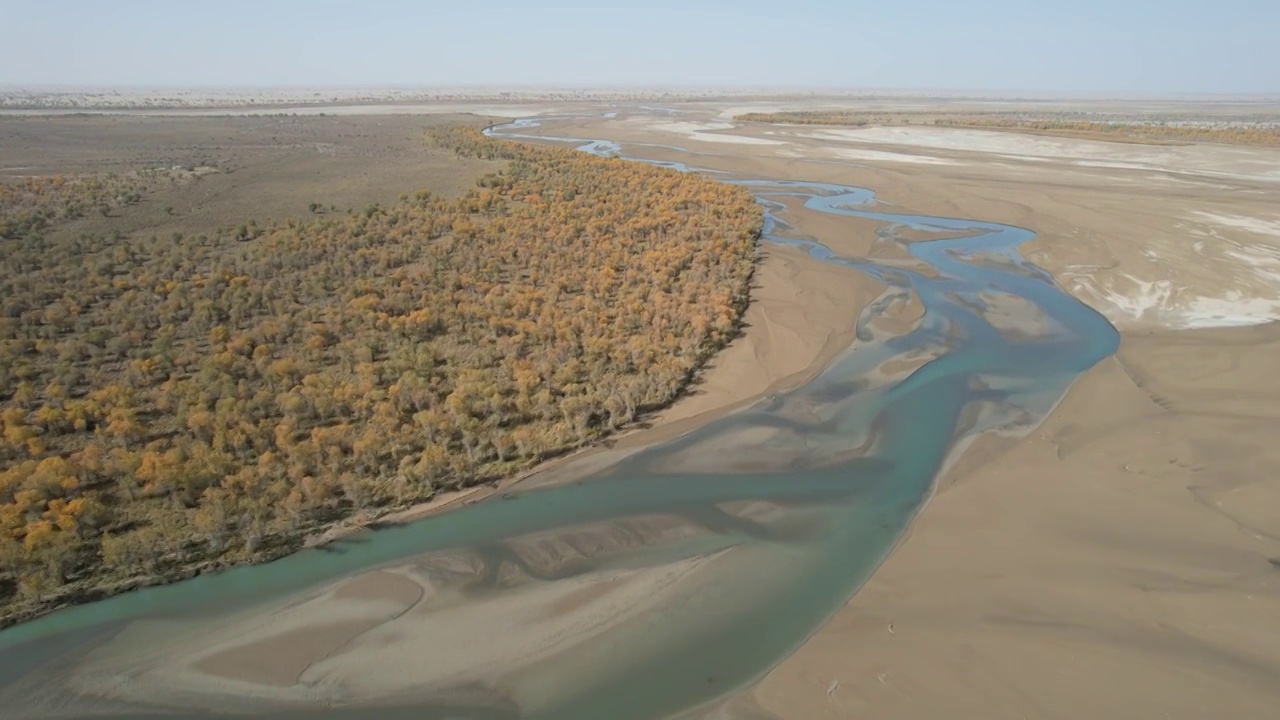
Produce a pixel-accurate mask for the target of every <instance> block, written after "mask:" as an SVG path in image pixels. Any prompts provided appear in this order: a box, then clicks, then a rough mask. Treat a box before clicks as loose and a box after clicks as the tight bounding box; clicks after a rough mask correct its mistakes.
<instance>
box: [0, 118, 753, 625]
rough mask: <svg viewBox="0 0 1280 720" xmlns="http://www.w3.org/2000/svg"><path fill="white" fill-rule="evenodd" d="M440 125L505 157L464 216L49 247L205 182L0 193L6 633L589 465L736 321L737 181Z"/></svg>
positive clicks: (27, 184) (37, 187)
mask: <svg viewBox="0 0 1280 720" xmlns="http://www.w3.org/2000/svg"><path fill="white" fill-rule="evenodd" d="M429 135H430V138H429V139H430V141H431V142H434V143H439V144H442V145H444V146H446V147H450V148H453V149H455V150H456V151H457V152H458V153H459V154H460V155H464V156H468V157H480V158H486V159H492V160H502V161H505V162H506V163H507V166H506V168H505V169H504V170H501V171H499V172H496V173H490V174H488V175H485V176H484V177H482V178H480V180H479V181H478V183H477V186H476V187H474V188H472V189H471V190H470V191H468V192H466V193H465V194H464V195H463V196H461V197H458V198H454V199H447V198H443V197H437V196H434V195H432V194H431V193H430V192H427V191H421V192H417V193H416V194H412V195H406V196H402V197H401V199H400V201H399V202H397V203H394V204H390V205H388V206H382V205H376V204H374V205H369V206H367V207H365V208H363V209H361V210H356V211H350V212H337V211H332V212H330V211H327V210H324V209H323V208H324V207H325V206H324V204H323V203H317V204H314V205H313V207H312V211H313V215H311V216H310V217H307V218H305V219H291V220H284V221H279V222H277V223H273V224H271V225H270V226H267V227H259V226H257V225H256V224H255V223H250V222H245V223H244V224H241V225H237V226H235V227H232V228H230V229H227V230H224V231H221V232H215V231H213V229H212V228H211V229H210V230H211V232H210V234H208V235H199V236H195V237H192V236H190V235H188V236H183V235H181V234H178V233H174V234H172V235H171V236H168V237H155V236H146V237H143V236H134V235H128V234H124V235H122V234H119V233H112V234H109V235H80V236H71V235H70V234H68V233H65V232H60V231H59V227H60V225H61V224H62V223H63V222H64V221H65V220H67V219H68V218H74V217H78V216H80V215H83V214H85V213H99V212H100V213H103V214H107V213H123V214H127V213H129V212H130V211H131V208H133V206H134V205H135V204H137V203H139V202H145V198H146V195H147V192H148V190H149V188H151V187H153V186H154V185H155V184H157V183H167V184H174V183H177V184H181V183H199V182H201V180H200V178H199V177H195V176H191V175H189V174H184V173H179V172H170V171H164V172H135V173H129V174H120V175H110V176H100V175H84V176H57V177H39V178H27V179H25V180H23V181H21V182H17V183H7V184H0V247H2V248H3V252H0V263H2V264H3V277H2V278H0V281H2V283H3V290H2V292H0V430H2V431H3V437H2V442H0V624H4V623H8V622H13V621H16V620H19V619H22V618H24V617H30V616H31V615H33V614H35V613H38V612H40V611H42V610H46V609H48V608H50V607H54V606H57V605H60V604H65V603H67V602H74V601H79V600H85V599H90V598H92V597H96V596H100V595H103V594H108V593H112V592H117V591H121V590H124V589H127V588H130V587H135V586H138V585H142V584H150V583H156V582H163V581H166V580H172V579H176V578H179V577H184V576H188V575H190V574H192V573H194V572H197V571H203V570H206V569H211V568H216V567H221V566H225V565H229V564H234V563H240V562H249V561H255V560H262V559H266V558H270V557H275V556H278V555H280V554H282V553H285V552H288V551H290V550H293V549H296V548H297V547H299V546H300V544H301V542H302V539H303V538H304V537H305V536H306V535H308V534H310V533H313V532H315V531H317V530H320V529H322V528H324V527H327V526H330V525H331V524H333V523H335V522H338V521H341V520H343V519H346V518H350V517H351V516H352V515H353V514H357V513H360V514H362V516H367V517H375V516H377V515H378V514H381V513H385V512H387V511H389V510H391V509H394V508H399V507H405V506H407V505H410V504H412V503H414V502H418V501H422V500H424V499H427V498H430V497H431V496H432V495H434V494H436V493H438V492H440V491H442V490H446V489H454V488H459V487H464V486H467V485H471V484H475V483H480V482H485V481H489V480H492V479H495V478H499V477H502V476H505V475H509V474H511V473H513V472H515V471H517V470H519V469H521V468H524V467H528V466H529V465H531V464H533V463H536V462H537V461H539V460H542V459H545V458H547V457H550V456H553V455H556V454H560V453H563V452H566V451H568V450H572V449H574V448H578V447H581V446H583V445H584V444H586V443H588V442H590V441H592V440H594V439H597V438H600V437H602V436H604V435H606V434H608V433H609V432H611V431H612V430H615V429H617V428H619V427H622V426H624V425H626V424H627V423H629V422H631V421H632V420H633V419H635V418H636V417H637V415H638V414H640V413H643V412H645V411H647V410H651V409H654V408H658V407H661V406H663V405H666V404H668V403H670V402H671V401H672V400H673V399H674V398H675V397H676V396H677V395H678V394H679V393H680V392H681V391H682V390H683V389H684V388H685V387H686V386H687V385H688V384H689V383H690V382H691V380H692V379H693V377H694V374H695V373H696V371H697V370H698V369H699V367H700V366H701V365H702V364H703V363H705V361H706V360H707V359H708V358H709V357H710V355H711V354H712V353H714V352H715V351H716V350H717V349H719V348H720V347H722V346H723V345H725V344H726V343H727V342H728V341H729V340H730V339H731V338H732V337H733V336H734V335H735V333H736V332H737V330H738V326H739V323H740V319H741V315H742V313H743V311H744V309H745V306H746V303H747V300H748V288H749V283H750V279H751V275H752V270H753V268H754V263H755V252H756V250H755V246H756V240H757V238H758V236H759V233H760V230H761V226H762V216H761V211H760V209H759V207H758V206H757V205H756V204H755V203H754V201H753V199H752V197H751V195H750V193H749V192H747V191H746V190H744V189H742V188H740V187H737V186H733V185H726V184H721V183H717V182H714V181H711V180H708V179H706V178H703V177H700V176H697V175H694V174H684V173H679V172H675V171H672V170H667V169H662V168H656V167H651V166H648V165H644V164H640V163H629V162H626V161H623V160H618V159H608V158H600V157H595V156H591V155H588V154H585V153H579V152H576V151H574V150H569V149H565V148H556V147H547V146H537V145H528V144H515V143H509V142H504V141H497V140H491V139H488V138H485V137H484V136H483V135H481V134H480V133H479V132H477V131H476V130H474V129H472V128H469V127H465V126H447V127H442V128H436V129H433V130H431V131H430V132H429ZM319 199H320V200H323V198H319Z"/></svg>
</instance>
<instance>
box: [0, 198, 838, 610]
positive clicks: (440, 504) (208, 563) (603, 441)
mask: <svg viewBox="0 0 1280 720" xmlns="http://www.w3.org/2000/svg"><path fill="white" fill-rule="evenodd" d="M762 213H763V211H762ZM761 228H763V221H762V223H761ZM762 239H763V230H762V229H760V230H757V231H756V232H755V236H754V238H753V240H752V242H753V243H754V245H755V258H754V259H753V262H752V266H751V270H750V271H749V272H748V273H747V274H746V276H744V278H743V280H742V282H741V284H740V286H739V288H738V290H737V293H736V295H737V297H736V298H735V301H734V304H733V311H734V332H733V333H731V334H729V335H728V336H727V337H726V338H725V339H724V340H723V341H721V342H718V343H714V344H709V345H708V346H706V347H705V348H704V349H703V350H702V351H701V352H700V353H699V357H698V360H697V362H696V363H695V365H694V366H693V367H692V368H691V369H690V370H689V372H688V373H686V374H685V376H684V377H683V378H681V381H680V383H679V384H678V385H677V387H676V388H675V391H674V393H673V395H672V398H671V400H670V401H668V402H666V403H663V404H661V405H655V406H649V407H645V408H641V409H640V412H638V413H637V414H636V416H635V417H634V418H633V419H632V420H631V421H630V422H628V423H627V424H625V425H621V426H619V427H616V428H604V429H603V431H602V432H601V433H600V434H599V435H597V436H596V437H593V438H591V439H589V440H586V441H584V442H582V443H579V444H576V445H571V446H567V447H563V448H558V449H555V450H551V451H548V452H545V453H542V454H540V455H538V456H536V457H533V458H529V459H527V460H525V461H524V462H522V463H520V464H519V465H518V466H516V467H515V468H513V470H512V472H508V473H502V474H499V475H490V476H483V477H477V478H470V479H464V480H461V481H458V482H455V483H452V484H446V485H445V486H444V487H443V488H441V489H439V490H437V491H435V492H433V493H432V494H431V495H429V496H427V497H425V498H418V499H414V500H412V501H409V502H405V503H401V504H395V505H387V506H383V507H378V508H365V509H361V510H357V511H355V512H353V513H350V514H346V515H343V516H341V517H330V518H328V519H321V520H320V521H318V522H316V523H313V524H310V525H308V526H305V527H301V528H298V529H297V530H296V531H294V532H290V533H287V534H275V535H270V536H267V537H264V538H263V540H262V545H261V547H260V548H259V549H258V550H256V551H255V552H254V553H252V554H250V555H248V556H241V557H236V558H232V559H228V558H225V557H223V558H211V559H202V560H195V561H192V562H189V563H182V564H179V565H178V566H177V567H174V568H172V569H170V570H167V571H166V572H163V573H157V574H151V575H140V576H134V577H130V578H127V579H124V580H119V581H116V582H112V583H100V584H89V583H84V584H79V583H77V582H72V583H69V584H67V585H65V586H63V588H62V592H59V593H58V594H56V595H52V596H49V597H45V598H40V599H38V600H35V601H34V602H27V603H25V604H17V603H15V607H14V608H13V609H12V610H9V609H6V612H4V614H2V615H0V631H2V630H4V629H5V628H8V627H12V626H15V625H19V624H22V623H25V622H29V621H31V620H35V619H36V618H39V617H42V616H45V615H48V614H50V613H54V612H57V611H59V610H63V609H66V608H69V607H74V606H76V605H84V604H88V603H92V602H96V601H98V600H103V599H106V598H109V597H113V596H115V595H121V594H124V593H127V592H130V591H133V590H140V589H143V588H147V587H155V586H160V585H168V584H171V583H176V582H181V581H183V580H189V579H191V578H194V577H198V576H200V575H206V574H210V573H217V572H222V571H225V570H231V569H233V568H236V567H242V566H247V565H260V564H264V563H269V562H273V561H275V560H279V559H281V558H284V557H287V556H289V555H292V554H293V553H295V552H299V551H302V550H306V549H310V548H315V547H320V546H324V545H326V544H328V543H331V542H335V541H338V540H341V539H343V538H346V537H350V536H351V535H354V534H356V533H359V532H361V531H364V530H369V529H373V528H377V527H380V526H387V525H394V524H404V523H410V522H415V521H417V520H421V519H424V518H426V517H429V516H430V515H433V514H436V513H439V512H443V511H446V510H449V509H452V508H453V507H455V506H456V505H457V504H458V503H460V502H465V503H471V502H478V501H480V500H482V499H484V498H486V497H489V496H490V495H492V494H494V493H495V492H497V491H498V490H500V489H505V488H507V487H510V486H511V485H513V484H515V483H518V482H520V481H522V480H525V479H527V478H529V477H532V476H534V475H539V474H541V473H545V472H548V471H551V470H554V469H555V468H557V467H559V466H560V465H563V464H566V463H568V462H570V461H572V460H575V459H578V458H580V457H582V456H583V455H585V454H588V453H591V452H596V451H599V450H602V449H607V448H608V447H610V446H612V444H613V443H616V442H618V441H620V440H622V439H624V438H625V439H628V440H629V441H630V442H634V443H636V444H637V445H647V444H652V443H655V442H659V441H661V440H663V439H665V438H666V437H668V436H670V434H671V429H672V428H673V427H678V428H680V430H679V432H681V433H683V432H688V431H690V430H693V429H694V428H695V427H697V426H699V425H701V424H704V423H706V422H709V421H711V420H713V419H715V418H716V417H720V416H722V415H724V414H727V413H729V412H733V411H734V410H736V409H738V408H740V407H742V406H743V405H745V404H748V403H750V402H754V401H755V400H758V399H759V398H760V397H762V396H763V395H765V394H768V392H774V391H776V388H774V387H772V386H771V387H770V388H768V389H767V391H766V392H762V393H757V394H755V395H752V396H750V397H746V398H741V399H739V400H737V401H735V402H733V403H731V404H729V405H726V406H723V407H719V408H713V409H711V410H708V411H705V412H702V413H700V414H698V415H696V416H694V417H690V418H686V419H684V420H677V421H674V422H672V423H658V422H656V421H657V420H658V416H660V415H661V414H662V413H664V412H666V411H668V410H671V409H672V408H674V407H676V406H678V405H679V403H680V402H681V401H683V400H685V399H687V398H689V397H691V395H692V394H693V391H694V389H695V388H696V387H697V385H698V384H699V383H700V381H701V380H702V379H703V376H704V374H705V372H706V371H707V370H708V369H710V368H712V367H714V363H713V361H714V360H715V358H717V357H718V356H719V355H720V354H721V353H722V352H723V351H724V350H725V349H726V348H728V347H729V346H730V345H731V344H733V343H734V342H735V341H737V340H738V339H739V338H741V337H743V336H744V334H745V333H746V332H748V331H749V330H748V329H747V328H746V325H745V323H744V318H745V316H746V314H747V310H748V309H749V308H750V307H751V305H752V303H753V298H752V291H753V283H754V282H755V280H756V278H757V275H758V270H759V267H760V265H761V263H762V262H763V257H762V254H761V240H762ZM826 350H827V348H824V352H823V353H822V355H821V356H820V357H818V358H816V359H815V361H814V362H813V363H812V364H811V366H810V367H809V368H806V370H805V371H804V373H802V374H804V375H808V376H812V375H816V374H817V372H819V371H821V369H822V367H823V366H825V364H826V363H827V362H829V361H830V359H831V357H834V353H828V352H826ZM827 355H830V357H827ZM799 379H800V378H791V377H789V378H784V380H787V381H791V382H796V381H797V380H799ZM775 384H782V383H781V382H780V383H775ZM663 431H665V432H663ZM641 437H643V438H644V439H643V440H641V439H640V438H641ZM179 562H180V563H181V561H179Z"/></svg>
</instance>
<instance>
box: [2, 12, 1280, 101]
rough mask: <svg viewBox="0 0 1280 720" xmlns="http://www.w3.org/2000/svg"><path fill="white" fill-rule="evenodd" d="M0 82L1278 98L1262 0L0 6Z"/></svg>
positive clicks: (1278, 50)
mask: <svg viewBox="0 0 1280 720" xmlns="http://www.w3.org/2000/svg"><path fill="white" fill-rule="evenodd" d="M0 84H3V85H48V84H69V85H111V86H120V85H179V86H180V85H234V86H245V85H258V86H278V85H329V86H333V85H366V84H378V85H406V86H415V85H417V86H439V85H446V84H452V85H476V84H485V85H504V86H517V85H529V84H534V85H557V86H583V85H621V84H632V85H636V84H639V85H793V86H799V85H809V86H827V87H845V88H849V87H857V88H950V89H964V90H973V89H988V90H1044V91H1073V92H1108V93H1171V92H1222V93H1277V92H1280V0H1212V1H1206V0H1196V1H1194V2H1193V1H1192V0H1069V1H1064V0H877V1H876V2H864V1H863V0H845V1H843V2H840V1H838V0H831V1H829V2H816V1H813V0H771V1H769V2H764V1H761V0H709V1H706V2H696V1H695V0H683V1H678V2H671V1H670V0H653V1H651V2H644V1H639V2H633V3H605V2H597V3H572V2H571V3H554V2H548V3H533V2H527V3H517V2H509V1H506V0H494V1H493V2H484V1H483V0H470V1H468V0H452V1H451V2H435V1H433V0H422V1H417V2H415V1H413V0H363V1H361V2H337V1H336V0H310V1H307V0H203V1H199V2H197V1H195V0H26V1H23V2H19V1H18V0H0Z"/></svg>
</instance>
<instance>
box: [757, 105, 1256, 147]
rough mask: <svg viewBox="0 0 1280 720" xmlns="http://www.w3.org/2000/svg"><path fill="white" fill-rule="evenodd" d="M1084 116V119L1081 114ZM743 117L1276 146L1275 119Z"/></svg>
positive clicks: (816, 114) (991, 115) (801, 122)
mask: <svg viewBox="0 0 1280 720" xmlns="http://www.w3.org/2000/svg"><path fill="white" fill-rule="evenodd" d="M1086 118H1087V119H1086ZM737 119H738V120H743V121H748V122H768V123H787V124H792V125H839V126H846V127H867V126H874V125H913V124H914V125H934V126H938V127H964V128H979V129H988V130H1019V131H1024V132H1040V133H1045V134H1050V135H1053V134H1058V135H1078V136H1096V137H1099V138H1101V139H1110V140H1118V139H1133V140H1160V141H1183V142H1212V143H1226V144H1231V145H1261V146H1272V147H1276V146H1280V119H1275V118H1271V119H1259V118H1251V119H1241V120H1226V119H1217V120H1211V119H1177V118H1166V119H1160V118H1156V119H1143V118H1139V117H1132V118H1117V119H1106V120H1102V119H1096V117H1095V114H1093V113H1088V114H1085V113H1063V114H1061V115H1052V114H1048V115H1037V114H1029V113H984V112H970V113H945V114H942V113H937V112H931V113H930V112H899V113H883V112H866V111H859V110H848V111H827V110H818V111H801V112H776V113H746V114H743V115H739V116H737Z"/></svg>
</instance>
